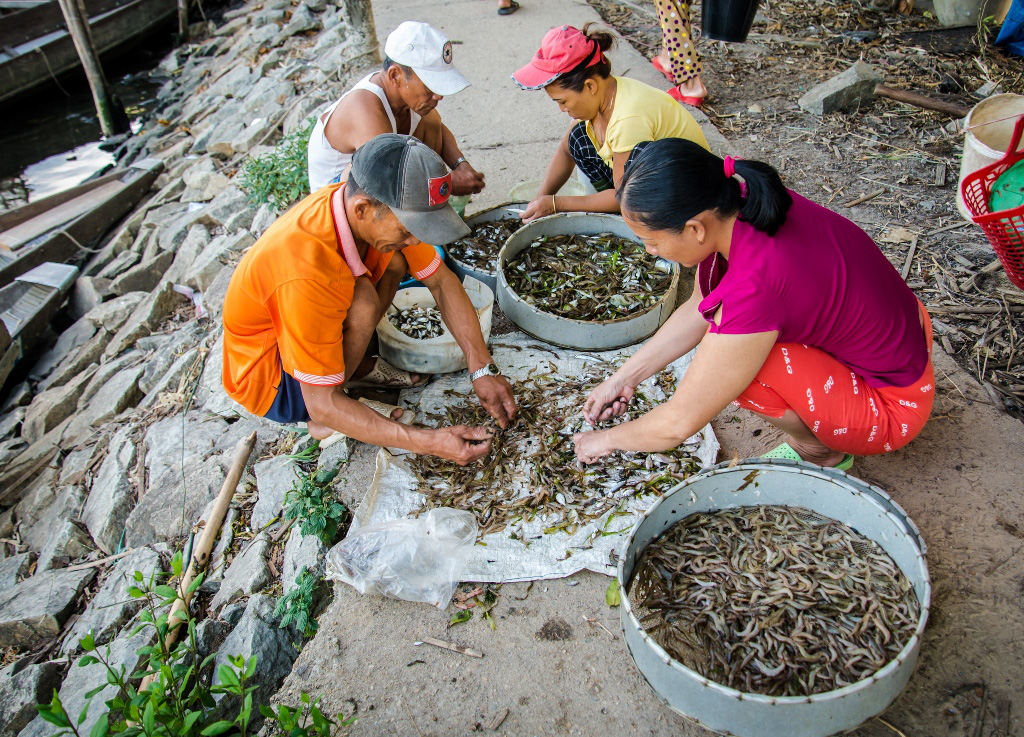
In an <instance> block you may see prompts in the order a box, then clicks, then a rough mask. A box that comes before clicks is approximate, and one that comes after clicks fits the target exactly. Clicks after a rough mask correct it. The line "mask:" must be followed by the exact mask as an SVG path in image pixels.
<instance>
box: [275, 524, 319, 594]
mask: <svg viewBox="0 0 1024 737" xmlns="http://www.w3.org/2000/svg"><path fill="white" fill-rule="evenodd" d="M326 564H327V546H326V545H324V544H323V542H322V541H321V540H320V538H319V537H318V536H316V535H303V534H302V532H301V531H300V530H299V528H298V527H297V526H293V527H292V532H291V535H290V536H289V537H288V542H287V543H286V544H285V546H284V563H283V565H282V566H281V587H282V589H283V590H284V593H286V594H287V593H288V592H289V591H291V590H292V589H293V588H295V586H296V583H295V579H296V578H297V577H298V575H299V574H300V573H302V569H303V568H305V569H307V570H308V571H309V572H310V573H312V574H313V575H314V576H316V577H317V578H323V575H324V568H325V566H326Z"/></svg>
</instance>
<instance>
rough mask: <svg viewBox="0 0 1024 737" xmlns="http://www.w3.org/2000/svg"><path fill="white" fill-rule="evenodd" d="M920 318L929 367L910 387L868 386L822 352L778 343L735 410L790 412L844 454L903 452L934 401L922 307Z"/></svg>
mask: <svg viewBox="0 0 1024 737" xmlns="http://www.w3.org/2000/svg"><path fill="white" fill-rule="evenodd" d="M921 314H922V316H923V317H924V325H925V338H926V340H927V345H928V365H927V366H926V367H925V370H924V373H923V374H922V375H921V378H920V379H918V380H917V382H915V383H914V384H911V385H910V386H904V387H895V386H886V387H878V388H876V387H872V386H868V385H867V383H866V382H865V381H864V379H863V378H862V377H860V376H858V375H857V374H856V373H854V372H853V371H851V370H850V369H849V367H847V366H844V365H843V364H841V363H840V362H839V361H837V360H836V359H835V358H833V357H832V356H831V355H829V354H828V353H825V352H824V351H821V350H818V349H817V348H810V347H808V346H806V345H802V344H800V343H776V344H775V347H774V348H773V349H772V352H771V353H770V354H769V356H768V360H766V361H765V362H764V366H762V367H761V370H760V371H759V372H758V374H757V376H756V377H755V379H754V381H753V382H751V384H750V386H748V387H747V388H746V389H745V390H744V391H743V393H742V394H740V396H739V397H737V399H736V404H737V405H739V406H740V407H743V408H744V409H749V410H751V411H752V412H756V413H758V414H761V415H767V416H768V417H782V415H783V414H785V412H786V410H790V409H791V410H793V411H794V412H796V414H797V415H798V416H799V417H800V419H801V420H803V422H804V424H805V425H807V427H809V428H810V430H811V432H813V433H814V435H815V436H816V437H817V438H818V440H820V441H821V442H822V443H823V444H824V445H825V446H827V447H829V448H831V449H832V450H837V451H842V452H843V453H852V454H854V455H875V454H877V453H887V452H889V451H893V450H896V449H898V448H902V447H903V446H904V445H906V444H907V443H909V442H910V441H911V440H913V439H914V438H915V437H916V436H917V434H918V433H919V432H921V428H923V427H924V423H925V422H926V421H927V420H928V415H930V414H931V411H932V402H933V401H934V400H935V373H934V370H933V368H932V358H931V346H932V326H931V320H930V319H929V317H928V313H927V312H926V311H925V310H924V307H923V306H922V307H921Z"/></svg>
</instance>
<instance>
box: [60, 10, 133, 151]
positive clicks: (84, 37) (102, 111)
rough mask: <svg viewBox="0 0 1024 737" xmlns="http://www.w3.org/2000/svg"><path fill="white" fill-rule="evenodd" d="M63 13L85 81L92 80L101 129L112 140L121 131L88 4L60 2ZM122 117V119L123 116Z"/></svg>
mask: <svg viewBox="0 0 1024 737" xmlns="http://www.w3.org/2000/svg"><path fill="white" fill-rule="evenodd" d="M57 3H58V4H59V5H60V9H61V12H62V13H63V14H64V21H65V22H66V23H67V26H68V33H70V34H71V40H72V41H74V43H75V50H76V51H78V58H79V59H81V61H82V69H84V70H85V76H86V79H88V80H89V88H90V89H91V90H92V99H93V102H94V103H95V105H96V113H97V115H98V116H99V119H100V128H101V129H102V131H103V135H105V136H113V135H115V134H117V133H120V132H121V131H120V130H118V125H117V115H116V114H115V111H114V104H115V103H114V98H113V96H112V95H111V94H110V88H109V87H108V86H107V80H106V78H105V77H104V76H103V67H102V66H100V58H99V54H97V53H96V47H95V46H93V42H92V32H91V31H90V30H89V17H88V15H86V12H85V4H84V3H83V2H82V0H57ZM121 117H123V115H122V116H121Z"/></svg>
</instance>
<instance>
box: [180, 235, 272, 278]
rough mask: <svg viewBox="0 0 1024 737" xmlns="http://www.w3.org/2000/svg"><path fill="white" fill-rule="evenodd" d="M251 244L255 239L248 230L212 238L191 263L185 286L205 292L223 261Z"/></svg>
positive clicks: (221, 266)
mask: <svg viewBox="0 0 1024 737" xmlns="http://www.w3.org/2000/svg"><path fill="white" fill-rule="evenodd" d="M253 243H255V239H254V238H253V237H252V234H251V233H250V232H249V231H248V230H239V231H237V232H235V233H232V234H231V235H222V236H218V237H217V238H214V239H213V240H212V241H210V243H209V244H208V245H207V246H206V248H204V249H203V252H202V253H200V254H199V255H198V256H197V257H196V259H195V260H194V261H193V262H192V266H191V267H190V268H189V271H188V274H187V275H186V277H185V284H187V285H188V286H190V287H192V288H193V289H197V290H199V291H200V292H205V291H206V289H207V287H209V286H210V284H212V283H213V280H214V278H216V276H217V273H218V272H219V271H220V270H221V268H223V266H224V261H225V260H227V259H228V258H229V257H231V256H232V255H235V254H239V253H241V252H242V251H244V250H245V249H246V248H248V247H249V246H251V245H252V244H253Z"/></svg>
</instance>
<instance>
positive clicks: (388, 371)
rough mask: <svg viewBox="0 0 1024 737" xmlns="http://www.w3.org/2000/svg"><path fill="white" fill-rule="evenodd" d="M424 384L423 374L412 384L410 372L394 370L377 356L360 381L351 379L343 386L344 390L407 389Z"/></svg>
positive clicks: (424, 377) (425, 379) (425, 381)
mask: <svg viewBox="0 0 1024 737" xmlns="http://www.w3.org/2000/svg"><path fill="white" fill-rule="evenodd" d="M426 383H427V377H426V376H424V375H423V374H420V381H416V382H414V381H413V380H412V374H411V373H410V372H408V371H405V370H404V369H400V368H395V367H394V366H392V365H391V364H390V363H388V362H387V361H385V360H384V359H383V358H381V357H380V356H378V357H377V361H376V363H374V364H373V368H372V369H371V370H370V372H369V373H368V374H366V376H364V377H362V378H361V379H352V381H350V382H349V383H348V384H346V385H345V388H346V389H359V388H361V387H383V388H386V389H409V388H412V387H414V386H421V385H423V384H426Z"/></svg>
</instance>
